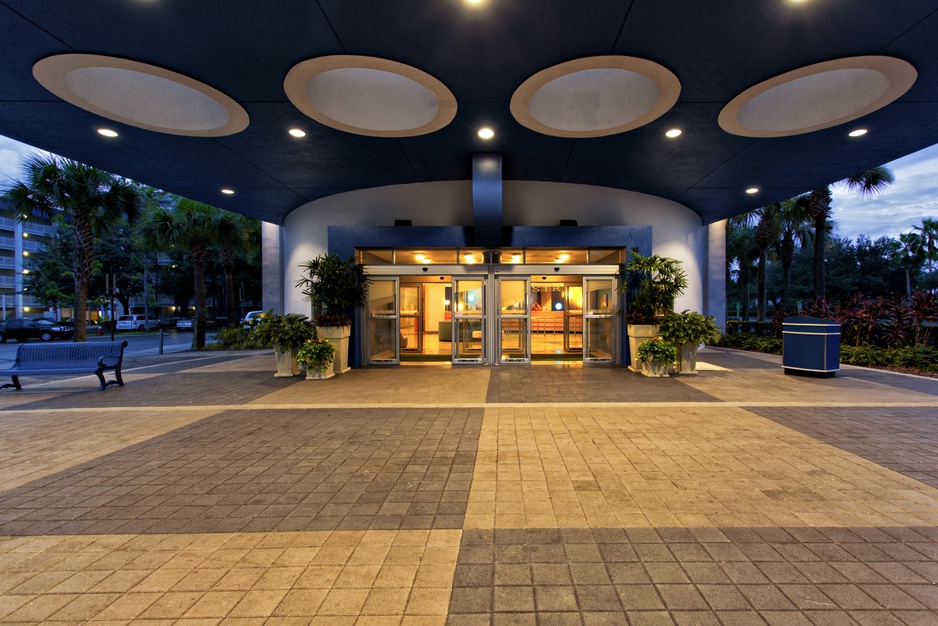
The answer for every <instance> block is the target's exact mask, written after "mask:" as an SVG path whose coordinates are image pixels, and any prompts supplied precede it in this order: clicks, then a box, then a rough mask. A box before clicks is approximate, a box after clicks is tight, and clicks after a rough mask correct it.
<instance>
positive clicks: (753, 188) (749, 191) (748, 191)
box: [746, 187, 759, 196]
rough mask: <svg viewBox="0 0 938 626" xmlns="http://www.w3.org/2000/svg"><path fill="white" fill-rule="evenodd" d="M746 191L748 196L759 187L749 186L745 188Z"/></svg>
mask: <svg viewBox="0 0 938 626" xmlns="http://www.w3.org/2000/svg"><path fill="white" fill-rule="evenodd" d="M746 193H748V194H749V195H750V196H751V195H752V194H754V193H759V188H758V187H750V188H749V189H747V190H746Z"/></svg>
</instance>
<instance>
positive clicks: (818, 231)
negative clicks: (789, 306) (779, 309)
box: [814, 217, 827, 300]
mask: <svg viewBox="0 0 938 626" xmlns="http://www.w3.org/2000/svg"><path fill="white" fill-rule="evenodd" d="M826 222H827V219H826V218H825V217H816V218H815V219H814V299H815V300H823V299H824V296H825V294H826V292H827V286H826V285H825V284H824V243H825V241H826V238H825V236H824V233H825V232H826V231H827V224H826Z"/></svg>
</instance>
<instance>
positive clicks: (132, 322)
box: [117, 315, 162, 330]
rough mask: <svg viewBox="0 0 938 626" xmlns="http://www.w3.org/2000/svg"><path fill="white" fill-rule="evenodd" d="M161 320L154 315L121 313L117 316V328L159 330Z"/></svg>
mask: <svg viewBox="0 0 938 626" xmlns="http://www.w3.org/2000/svg"><path fill="white" fill-rule="evenodd" d="M160 326H162V324H160V320H158V319H156V318H155V317H153V316H152V315H149V316H147V315H121V316H120V317H118V318H117V330H159V329H160Z"/></svg>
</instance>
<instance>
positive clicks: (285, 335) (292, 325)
mask: <svg viewBox="0 0 938 626" xmlns="http://www.w3.org/2000/svg"><path fill="white" fill-rule="evenodd" d="M251 335H252V336H253V338H254V339H255V340H256V341H258V342H259V343H262V344H264V345H266V346H273V348H274V357H275V358H276V359H277V373H276V374H274V376H277V377H287V376H296V375H297V374H299V373H300V370H299V368H298V367H297V363H296V353H297V351H298V350H299V349H300V346H302V345H303V344H305V343H306V342H307V341H309V340H310V339H312V338H313V337H314V336H315V329H314V328H313V324H312V322H310V321H309V318H308V317H306V316H305V315H301V314H299V313H288V314H287V315H274V311H273V309H271V310H270V311H268V312H267V313H265V314H264V317H262V318H261V321H260V322H258V323H257V326H255V327H254V329H253V330H252V331H251Z"/></svg>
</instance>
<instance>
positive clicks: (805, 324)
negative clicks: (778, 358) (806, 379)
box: [782, 316, 840, 378]
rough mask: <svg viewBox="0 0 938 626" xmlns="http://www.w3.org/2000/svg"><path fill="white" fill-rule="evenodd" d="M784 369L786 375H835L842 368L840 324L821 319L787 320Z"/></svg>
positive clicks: (783, 355) (785, 325)
mask: <svg viewBox="0 0 938 626" xmlns="http://www.w3.org/2000/svg"><path fill="white" fill-rule="evenodd" d="M782 367H783V368H784V369H785V373H786V374H795V375H800V376H819V377H822V378H830V377H831V376H834V375H835V374H836V373H837V370H839V369H840V324H838V323H837V322H832V321H830V320H825V319H821V318H818V317H806V316H800V317H787V318H785V320H784V321H783V322H782Z"/></svg>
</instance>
